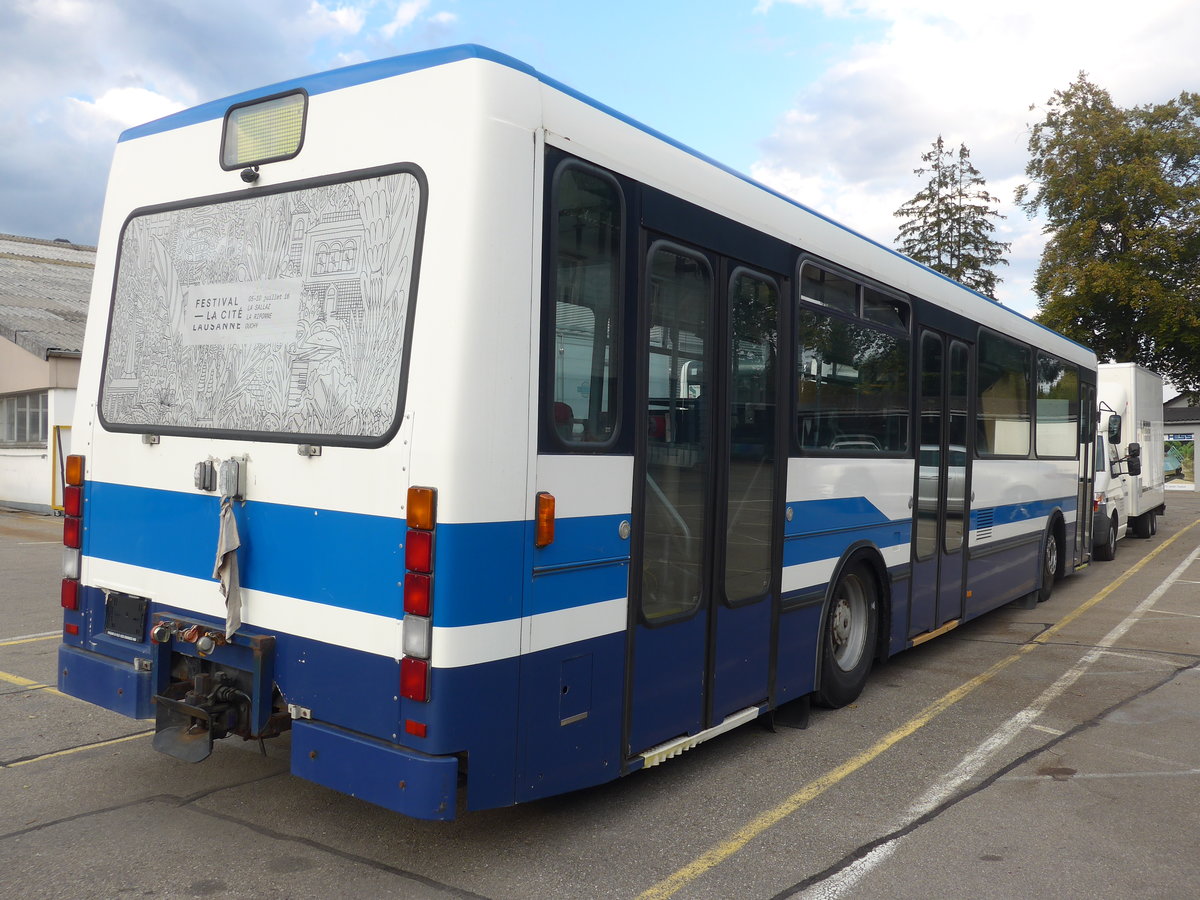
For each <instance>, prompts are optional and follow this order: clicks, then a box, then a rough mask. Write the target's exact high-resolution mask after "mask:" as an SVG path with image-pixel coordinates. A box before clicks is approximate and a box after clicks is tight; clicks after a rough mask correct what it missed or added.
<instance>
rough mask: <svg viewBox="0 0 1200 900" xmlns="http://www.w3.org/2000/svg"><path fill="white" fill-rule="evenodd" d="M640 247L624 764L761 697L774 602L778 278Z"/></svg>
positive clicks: (666, 243)
mask: <svg viewBox="0 0 1200 900" xmlns="http://www.w3.org/2000/svg"><path fill="white" fill-rule="evenodd" d="M646 243H647V244H648V249H647V252H646V256H645V275H644V278H643V285H642V302H641V315H642V322H641V329H640V338H639V341H640V350H639V359H638V365H639V367H640V385H641V388H640V390H639V400H638V403H639V405H640V407H641V409H640V417H641V424H640V426H639V434H638V440H637V449H636V455H635V476H634V479H635V494H634V522H635V528H634V561H633V566H632V568H631V575H630V596H631V621H630V646H631V652H632V662H631V666H632V669H631V676H632V677H631V679H630V684H629V702H628V736H629V738H628V751H629V753H630V754H631V755H635V754H637V753H638V752H641V751H643V750H646V749H648V748H651V747H653V746H655V745H657V744H660V743H662V742H664V741H667V740H669V739H671V738H675V737H679V736H681V735H690V734H695V733H697V732H699V731H702V730H704V729H706V728H710V727H712V726H714V725H717V724H719V723H720V722H722V721H723V720H724V719H725V718H726V717H727V716H728V715H730V714H731V713H733V712H737V711H739V710H743V709H746V708H748V707H750V706H753V705H755V704H759V703H762V702H764V701H765V700H766V699H767V696H768V692H769V680H770V679H769V674H770V659H769V648H770V646H771V628H772V614H773V598H774V597H775V596H776V594H777V592H778V588H777V577H776V574H775V573H776V572H777V571H778V546H779V539H778V536H777V534H776V531H777V529H776V527H775V523H776V522H777V521H778V519H779V516H778V515H777V513H776V510H777V507H778V506H779V502H778V491H779V488H778V481H779V479H778V471H777V466H776V460H778V459H779V453H778V447H779V429H778V416H777V415H776V398H777V396H778V378H779V371H780V370H779V366H778V365H777V357H776V354H777V348H778V343H777V337H778V317H779V298H780V287H781V284H782V280H781V279H779V278H776V277H774V276H771V275H768V274H764V273H762V272H759V271H756V270H754V269H751V268H748V267H745V266H740V265H737V264H734V263H731V262H729V261H728V260H723V259H722V258H720V257H717V256H715V255H713V254H710V253H706V252H704V251H702V250H700V249H698V248H695V247H692V246H688V245H686V244H683V243H681V242H678V241H674V240H670V239H666V238H654V237H648V238H647V241H646Z"/></svg>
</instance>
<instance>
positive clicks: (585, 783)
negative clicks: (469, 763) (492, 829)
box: [468, 631, 625, 802]
mask: <svg viewBox="0 0 1200 900" xmlns="http://www.w3.org/2000/svg"><path fill="white" fill-rule="evenodd" d="M624 684H625V632H623V631H621V632H617V633H615V634H610V635H605V636H604V637H599V638H595V639H593V640H589V641H579V642H577V643H574V644H568V645H565V646H562V647H553V648H551V649H549V650H543V651H541V652H539V653H531V654H529V655H527V656H524V657H522V659H521V726H520V729H519V730H520V736H521V754H520V759H521V770H520V772H519V775H518V781H517V798H516V799H517V801H518V802H523V801H525V800H532V799H535V798H538V797H549V796H551V795H553V794H560V793H563V792H564V791H572V790H576V789H578V788H582V787H589V786H591V785H595V784H600V783H602V782H605V781H610V780H612V779H613V778H616V777H617V776H618V775H620V774H621V761H622V757H623V754H622V753H621V704H622V700H623V698H624ZM472 774H473V770H472ZM472 790H473V786H472V785H471V784H470V782H469V781H468V794H470V793H471V792H472Z"/></svg>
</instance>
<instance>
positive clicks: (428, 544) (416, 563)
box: [404, 531, 433, 575]
mask: <svg viewBox="0 0 1200 900" xmlns="http://www.w3.org/2000/svg"><path fill="white" fill-rule="evenodd" d="M404 568H406V569H408V570H410V571H413V572H419V573H421V574H424V575H428V574H429V573H431V572H432V571H433V535H432V534H431V533H430V532H428V531H410V532H409V533H408V540H407V541H406V543H405V546H404Z"/></svg>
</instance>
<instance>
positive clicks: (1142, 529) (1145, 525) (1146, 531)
mask: <svg viewBox="0 0 1200 900" xmlns="http://www.w3.org/2000/svg"><path fill="white" fill-rule="evenodd" d="M1153 519H1154V513H1152V512H1148V513H1142V515H1140V516H1137V517H1135V518H1133V519H1130V520H1129V524H1130V525H1132V526H1133V533H1134V534H1136V535H1137V536H1138V537H1140V538H1143V539H1146V538H1149V537H1150V535H1151V533H1152V532H1151V531H1150V529H1151V527H1152V526H1151V521H1152V520H1153Z"/></svg>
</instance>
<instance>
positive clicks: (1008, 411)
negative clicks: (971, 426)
mask: <svg viewBox="0 0 1200 900" xmlns="http://www.w3.org/2000/svg"><path fill="white" fill-rule="evenodd" d="M1032 369H1033V351H1031V350H1030V349H1029V348H1028V347H1026V346H1025V345H1024V344H1018V343H1016V342H1015V341H1011V340H1009V339H1008V338H1003V337H1001V336H1000V335H998V334H993V333H992V332H990V331H983V332H981V333H980V335H979V368H978V372H979V380H978V385H977V391H978V406H977V412H976V418H975V440H976V446H977V448H978V451H979V454H980V455H981V456H1028V455H1029V426H1030V417H1029V379H1030V373H1031V371H1032Z"/></svg>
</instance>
